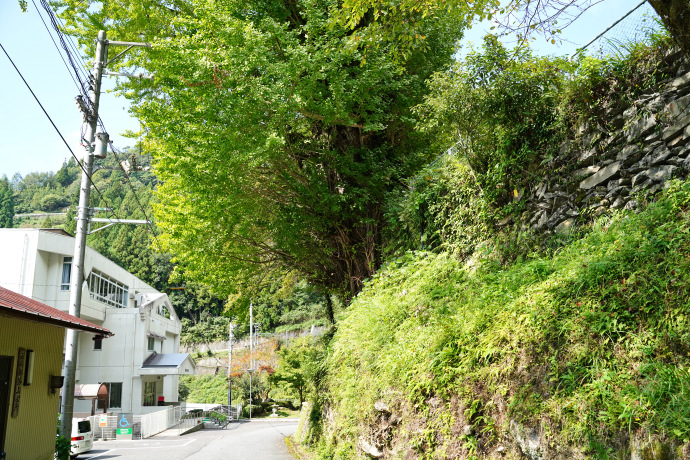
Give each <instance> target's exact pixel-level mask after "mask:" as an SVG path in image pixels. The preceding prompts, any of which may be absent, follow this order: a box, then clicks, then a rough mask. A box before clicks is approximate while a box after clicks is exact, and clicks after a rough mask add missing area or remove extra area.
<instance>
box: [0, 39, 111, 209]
mask: <svg viewBox="0 0 690 460" xmlns="http://www.w3.org/2000/svg"><path fill="white" fill-rule="evenodd" d="M0 49H2V51H3V53H5V56H7V59H9V61H10V63H11V64H12V67H14V70H16V71H17V74H18V75H19V77H20V78H21V79H22V81H23V82H24V84H25V85H26V87H27V88H28V89H29V92H31V95H32V96H33V97H34V99H35V100H36V102H37V103H38V105H39V107H41V110H42V111H43V113H44V114H45V116H46V117H47V118H48V121H50V124H51V125H53V128H55V131H56V132H57V133H58V135H59V136H60V139H62V142H64V144H65V146H66V147H67V150H69V153H71V154H72V157H73V158H74V159H75V160H76V162H77V164H78V165H79V168H81V170H82V172H83V173H84V174H86V175H87V177H88V178H89V182H90V183H91V185H92V186H93V188H94V189H95V190H96V193H98V196H100V197H101V199H102V200H103V201H104V202H105V203H106V206H107V207H108V208H110V204H109V203H108V200H107V199H106V198H105V197H104V196H103V194H102V193H101V191H100V190H99V189H98V187H96V184H94V182H93V180H92V178H91V176H89V175H88V174H87V173H86V170H85V169H84V166H83V165H82V164H81V162H80V161H79V158H77V156H76V155H75V154H74V151H73V150H72V147H70V146H69V144H68V143H67V140H65V137H64V136H63V135H62V133H61V132H60V130H59V129H58V127H57V126H56V125H55V123H54V122H53V119H52V118H51V117H50V115H48V112H47V111H46V109H45V108H44V107H43V104H42V103H41V101H40V100H39V99H38V96H36V93H34V90H33V89H32V88H31V85H29V83H28V82H27V81H26V79H25V78H24V75H22V73H21V72H20V71H19V68H17V66H16V65H15V63H14V61H13V60H12V58H11V57H10V55H9V54H8V53H7V50H6V49H5V47H4V46H2V43H0ZM110 209H111V213H112V214H113V215H114V216H115V218H116V219H119V217H118V216H117V214H115V212H114V211H113V210H112V208H110Z"/></svg>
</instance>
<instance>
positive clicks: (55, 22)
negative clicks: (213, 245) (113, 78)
mask: <svg viewBox="0 0 690 460" xmlns="http://www.w3.org/2000/svg"><path fill="white" fill-rule="evenodd" d="M40 2H41V6H43V9H44V10H45V12H46V14H47V15H48V17H49V19H50V22H51V24H52V26H53V28H54V29H55V32H56V33H57V35H58V38H59V39H60V43H61V45H62V48H63V50H64V52H65V53H66V54H67V58H68V60H69V62H70V65H71V67H72V70H73V71H74V75H73V74H72V72H70V71H69V66H68V65H67V62H65V59H64V57H63V55H62V52H61V51H60V49H59V47H58V45H57V43H55V40H54V39H53V36H52V34H51V33H50V30H49V29H48V25H47V24H46V23H45V21H44V20H43V15H42V14H41V13H40V11H39V10H38V7H37V6H36V3H35V1H34V0H32V3H33V4H34V7H36V10H37V11H38V13H39V16H40V17H41V21H43V25H44V26H45V27H46V30H47V31H48V34H49V35H50V38H51V40H52V41H53V44H54V45H55V48H56V50H57V51H58V54H59V55H60V58H61V59H62V62H63V63H64V64H65V67H67V70H68V72H69V73H70V77H72V80H73V81H74V83H75V85H77V89H79V90H80V92H81V93H82V96H84V101H85V102H87V103H90V100H89V98H88V93H87V92H85V89H86V85H85V84H84V81H83V80H82V78H81V77H80V74H79V70H80V67H79V66H76V65H75V64H74V59H73V56H72V51H74V52H75V54H76V55H77V57H76V59H79V60H80V61H81V62H82V63H84V61H83V60H82V59H81V57H80V56H79V52H78V50H77V49H76V46H75V45H74V43H73V42H72V40H71V39H70V38H69V37H66V36H65V34H64V33H63V32H62V30H61V27H60V26H61V25H62V26H63V27H64V24H63V23H62V22H61V21H60V19H59V18H58V17H57V16H56V15H55V13H54V12H53V11H52V9H50V7H49V5H48V3H47V1H46V0H40ZM70 47H71V48H72V50H70V49H69V48H70ZM81 71H82V72H84V69H83V68H81ZM75 76H76V80H78V81H79V83H80V84H81V85H80V84H77V81H76V80H75ZM98 123H99V125H100V126H101V129H102V130H103V131H104V132H107V130H106V129H105V124H104V122H103V120H102V119H101V117H100V116H99V117H98ZM110 148H111V151H112V152H113V154H114V155H115V158H116V160H117V163H118V165H119V166H120V169H121V170H122V172H123V173H124V175H125V178H126V182H127V184H128V185H129V188H130V189H131V190H132V193H133V195H134V198H135V200H136V202H137V204H138V206H139V209H140V210H141V212H142V213H143V214H144V217H145V219H146V220H147V221H148V222H149V223H148V224H147V226H148V227H149V230H150V232H151V235H152V237H153V239H154V241H155V243H156V245H157V246H158V249H159V250H160V251H161V252H163V251H162V249H161V245H160V242H159V241H158V238H157V237H156V233H155V229H154V228H153V226H152V225H151V223H150V219H149V217H148V214H147V213H146V210H145V209H144V206H143V205H142V203H141V200H140V199H139V196H138V195H137V191H136V190H135V189H134V187H133V185H132V181H131V178H130V176H129V174H128V173H127V171H125V169H124V168H123V167H122V164H121V160H120V158H119V157H118V154H117V150H116V149H115V147H114V146H113V143H112V142H110ZM82 169H83V168H82ZM89 179H91V178H89ZM91 182H92V183H93V181H91ZM94 187H95V186H94ZM99 195H100V196H101V198H103V195H102V194H101V193H100V192H99ZM106 203H107V200H106ZM108 207H110V206H109V205H108ZM113 214H114V213H113ZM115 217H116V218H117V215H115Z"/></svg>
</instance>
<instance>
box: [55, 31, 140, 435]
mask: <svg viewBox="0 0 690 460" xmlns="http://www.w3.org/2000/svg"><path fill="white" fill-rule="evenodd" d="M108 45H119V46H128V48H127V49H125V50H124V51H123V52H121V53H120V54H118V55H117V56H115V57H114V58H113V59H111V60H110V61H108ZM134 46H143V47H148V48H150V47H151V45H149V44H148V43H132V42H118V41H108V40H107V39H106V33H105V30H101V31H99V32H98V39H97V40H96V55H95V56H94V60H93V69H92V70H91V82H90V83H91V86H90V87H89V100H90V101H91V107H88V106H87V105H86V104H85V103H84V101H83V100H82V99H81V96H79V97H77V104H78V105H79V106H80V108H81V110H82V111H83V112H84V121H85V122H86V123H87V125H88V127H87V131H86V137H85V140H86V142H87V146H86V154H85V155H84V162H83V165H82V166H83V171H82V176H81V190H80V193H79V209H78V211H77V232H76V235H75V241H74V256H73V257H72V273H71V278H70V295H69V313H70V315H73V316H76V317H77V318H79V317H81V288H82V283H83V282H84V258H85V254H86V235H88V234H89V225H90V222H89V221H90V217H91V212H92V211H93V209H91V208H90V207H89V199H90V196H91V174H92V173H93V161H94V157H98V158H105V156H106V151H107V149H108V141H109V139H108V134H106V133H96V129H97V128H98V104H99V101H100V98H101V80H102V77H103V75H104V74H108V72H106V71H105V68H106V67H107V66H108V64H110V63H112V62H113V61H115V60H116V59H118V58H120V57H121V56H122V55H124V54H125V53H126V52H127V51H128V50H129V49H131V48H132V47H134ZM116 75H120V76H124V77H138V78H153V77H152V76H144V75H141V74H140V75H130V74H116ZM92 220H93V221H98V222H101V221H103V220H104V219H92ZM107 222H109V223H110V224H114V223H148V222H147V221H133V220H130V221H126V220H117V219H107ZM78 351H79V333H78V332H77V331H74V330H72V329H67V334H66V336H65V361H64V363H63V366H62V375H63V376H64V378H65V381H64V385H63V388H62V402H61V403H60V435H61V436H63V437H64V438H65V439H71V438H72V416H73V414H74V385H75V375H76V369H77V356H78Z"/></svg>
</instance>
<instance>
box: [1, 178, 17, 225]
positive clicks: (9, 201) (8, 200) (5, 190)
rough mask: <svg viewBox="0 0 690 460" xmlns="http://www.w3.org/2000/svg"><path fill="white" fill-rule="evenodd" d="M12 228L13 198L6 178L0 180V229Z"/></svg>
mask: <svg viewBox="0 0 690 460" xmlns="http://www.w3.org/2000/svg"><path fill="white" fill-rule="evenodd" d="M13 226H14V196H13V191H12V186H11V185H10V182H9V181H8V180H7V176H3V177H2V179H0V228H12V227H13Z"/></svg>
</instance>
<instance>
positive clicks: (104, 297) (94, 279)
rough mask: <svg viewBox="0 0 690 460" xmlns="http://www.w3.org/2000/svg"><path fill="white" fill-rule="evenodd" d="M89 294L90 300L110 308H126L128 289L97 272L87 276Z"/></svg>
mask: <svg viewBox="0 0 690 460" xmlns="http://www.w3.org/2000/svg"><path fill="white" fill-rule="evenodd" d="M89 293H90V294H91V298H92V299H96V300H98V301H99V302H103V303H104V304H107V305H110V306H111V307H117V308H126V307H127V297H128V296H129V288H128V287H127V286H125V285H124V284H122V283H120V282H119V281H116V280H114V279H112V278H110V277H109V276H107V275H104V274H103V273H101V272H99V271H97V270H94V271H92V272H91V275H90V276H89Z"/></svg>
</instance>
